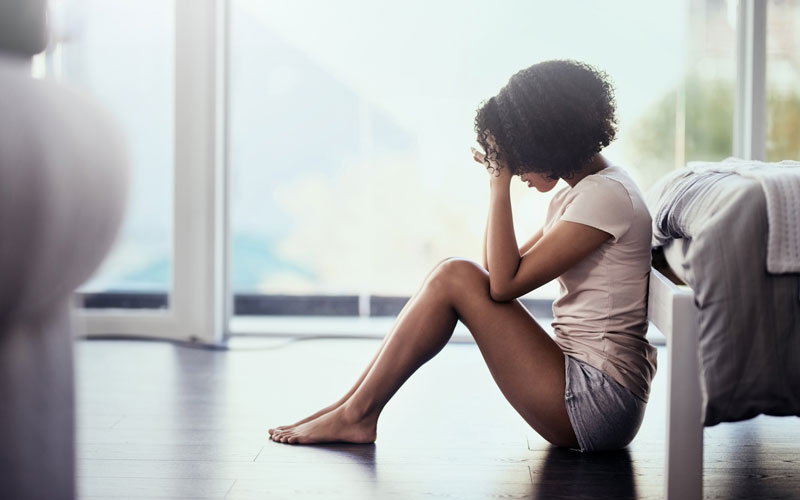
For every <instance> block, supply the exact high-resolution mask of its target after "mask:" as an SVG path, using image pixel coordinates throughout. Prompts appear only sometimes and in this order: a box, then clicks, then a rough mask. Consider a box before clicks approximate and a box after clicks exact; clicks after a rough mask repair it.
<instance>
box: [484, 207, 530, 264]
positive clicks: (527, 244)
mask: <svg viewBox="0 0 800 500" xmlns="http://www.w3.org/2000/svg"><path fill="white" fill-rule="evenodd" d="M543 234H544V230H543V229H542V228H539V230H538V231H536V232H535V233H533V236H531V237H530V239H528V241H526V242H525V243H523V244H522V246H521V247H519V254H520V255H525V253H526V252H527V251H528V250H530V249H531V248H533V246H534V245H535V244H536V243H537V242H538V241H539V240H540V239H542V235H543ZM488 235H489V218H488V217H487V219H486V229H485V230H484V232H483V252H482V253H483V268H484V269H486V270H487V271H488V270H489V260H488V259H487V258H486V245H487V244H488Z"/></svg>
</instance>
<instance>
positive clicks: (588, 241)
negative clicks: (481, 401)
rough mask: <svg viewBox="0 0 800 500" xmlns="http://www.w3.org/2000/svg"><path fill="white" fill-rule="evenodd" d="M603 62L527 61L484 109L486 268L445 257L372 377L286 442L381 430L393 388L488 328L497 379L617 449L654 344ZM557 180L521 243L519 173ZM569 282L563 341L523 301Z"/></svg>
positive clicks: (646, 383)
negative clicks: (458, 335)
mask: <svg viewBox="0 0 800 500" xmlns="http://www.w3.org/2000/svg"><path fill="white" fill-rule="evenodd" d="M614 113H615V103H614V94H613V88H612V86H611V84H610V83H609V81H608V79H607V77H606V75H605V74H604V73H602V72H600V71H598V70H596V69H594V68H593V67H591V66H589V65H586V64H583V63H579V62H575V61H547V62H542V63H539V64H536V65H534V66H531V67H530V68H527V69H524V70H522V71H520V72H518V73H516V74H515V75H514V76H512V77H511V79H510V80H509V81H508V83H507V84H506V86H505V87H503V88H502V89H501V90H500V92H499V93H498V94H497V95H496V96H494V97H492V98H490V99H489V100H487V101H485V102H484V103H483V104H482V106H481V107H480V109H479V110H478V113H477V117H476V119H475V131H476V132H477V135H478V143H479V144H480V145H481V147H482V148H483V150H484V151H485V154H484V153H482V152H479V151H477V150H474V149H473V158H474V159H475V161H477V162H479V163H481V164H482V165H484V166H485V167H486V169H487V171H488V173H489V187H490V189H489V197H490V203H489V215H488V219H487V224H486V234H485V238H484V245H483V247H484V248H483V251H484V255H483V266H481V265H479V264H477V263H474V262H471V261H468V260H463V259H448V260H445V261H443V262H441V263H440V264H439V265H437V266H436V267H435V268H434V269H433V271H431V273H430V274H429V275H428V276H427V278H426V279H425V281H424V282H423V284H422V286H421V288H420V289H419V290H418V291H417V293H416V294H415V295H414V296H413V297H412V298H411V300H409V302H408V303H407V304H406V306H405V307H404V308H403V310H402V312H401V313H400V315H399V316H398V318H397V321H396V322H395V324H394V326H393V328H392V330H391V332H390V333H389V334H388V335H387V336H386V338H385V339H384V341H383V344H382V345H381V348H380V349H379V350H378V352H377V354H376V355H375V357H374V359H373V360H372V362H371V363H370V364H369V366H367V368H366V370H364V373H363V374H362V375H361V377H360V378H359V380H358V381H357V382H356V383H355V385H354V386H353V387H352V389H350V391H349V392H348V393H347V394H346V395H345V396H344V397H342V398H341V399H340V400H339V401H338V402H336V403H334V404H332V405H330V406H328V407H327V408H324V409H322V410H320V411H319V412H317V413H315V414H314V415H311V416H310V417H308V418H305V419H303V420H301V421H299V422H297V423H295V424H294V425H290V426H281V427H277V428H275V429H270V430H269V433H270V435H271V439H272V440H273V441H279V442H281V443H289V444H312V443H325V442H351V443H371V442H374V441H375V439H376V435H377V433H376V430H377V423H378V416H379V415H380V413H381V411H382V410H383V408H384V406H385V405H386V403H387V402H388V401H389V399H390V398H391V397H392V396H393V395H394V394H395V392H396V391H397V390H398V389H399V388H400V386H402V385H403V383H404V382H405V381H406V379H408V377H410V376H411V374H413V373H414V371H416V370H417V368H419V367H420V366H421V365H422V364H424V363H425V362H426V361H428V360H429V359H431V358H432V357H433V356H435V355H436V354H437V353H438V352H439V351H440V350H441V349H442V348H443V347H444V346H445V345H446V344H447V342H448V340H449V339H450V337H451V335H452V333H453V329H454V328H455V326H456V322H458V321H461V322H462V323H464V325H466V327H467V328H468V329H469V331H470V332H471V333H472V335H473V337H474V338H475V342H476V343H477V344H478V347H479V349H480V351H481V354H482V355H483V357H484V359H485V360H486V363H487V365H488V367H489V370H490V372H491V374H492V376H493V377H494V379H495V381H496V382H497V384H498V386H499V387H500V390H501V391H502V393H503V394H504V395H505V397H506V398H507V399H508V401H509V402H510V403H511V405H512V406H513V407H514V408H515V409H516V410H517V412H519V414H520V415H521V416H522V417H523V418H524V419H525V421H527V422H528V423H529V424H530V425H531V427H532V428H533V429H534V430H536V432H538V433H539V434H541V435H542V436H543V437H544V438H545V439H547V440H548V441H549V442H551V443H553V444H555V445H558V446H566V447H571V448H577V449H580V450H582V451H592V450H607V449H617V448H622V447H624V446H626V445H627V444H628V443H629V442H630V441H631V440H632V439H633V437H634V436H635V435H636V433H637V431H638V429H639V426H640V424H641V422H642V418H643V416H644V411H645V405H646V402H647V397H648V393H649V388H650V381H651V380H652V378H653V375H654V373H655V369H656V360H655V355H656V351H655V349H654V348H653V347H652V346H651V345H650V344H648V342H647V340H646V339H645V333H646V331H647V324H648V323H647V310H646V295H647V286H648V275H649V271H650V239H651V226H650V223H651V220H650V215H649V213H648V211H647V208H646V206H645V204H644V202H643V200H642V195H641V193H640V191H639V189H638V188H637V187H636V185H635V184H634V182H633V181H632V180H631V178H630V177H629V176H628V174H627V173H626V172H625V171H624V170H623V169H622V168H620V167H618V166H616V165H613V164H612V163H611V162H609V160H607V159H606V158H605V157H604V156H603V155H602V154H601V153H600V151H601V150H602V149H603V148H604V147H605V146H607V145H608V144H609V143H610V142H611V141H612V140H613V139H614V136H615V134H616V118H615V115H614ZM514 175H518V176H520V178H521V179H522V181H523V182H526V183H527V184H528V186H529V187H534V188H536V189H537V190H538V191H541V192H547V191H550V190H551V189H553V188H554V187H555V185H556V184H557V182H558V180H559V179H563V180H564V181H565V182H566V184H567V186H565V187H564V188H563V189H562V190H560V191H559V192H558V193H557V194H556V195H555V197H554V198H553V199H552V201H551V203H550V207H549V210H548V213H547V220H546V223H545V225H544V227H542V228H541V229H540V230H539V231H537V232H536V234H534V235H533V236H532V237H531V238H530V239H529V240H528V241H527V242H525V244H523V245H522V246H518V245H517V241H516V237H515V234H514V224H513V220H512V215H511V199H510V194H509V189H510V182H511V178H512V177H513V176H514ZM553 279H558V281H559V284H560V286H561V295H560V297H559V298H558V299H557V300H556V301H555V302H554V304H553V316H554V318H555V319H554V321H553V323H552V326H553V329H554V331H555V337H554V338H551V337H550V336H549V335H548V334H547V333H546V332H545V331H544V329H543V328H542V327H541V326H540V325H539V324H538V323H537V322H536V320H535V319H534V318H533V316H531V314H530V313H529V312H528V311H527V310H526V309H525V308H524V307H523V306H522V304H520V302H519V301H518V300H517V299H518V298H519V297H521V296H523V295H525V294H526V293H528V292H530V291H531V290H534V289H536V288H538V287H540V286H542V285H544V284H545V283H547V282H549V281H551V280H553Z"/></svg>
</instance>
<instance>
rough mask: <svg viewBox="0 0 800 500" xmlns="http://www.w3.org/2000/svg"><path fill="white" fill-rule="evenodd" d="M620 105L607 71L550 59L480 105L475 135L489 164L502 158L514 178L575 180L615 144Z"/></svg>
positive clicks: (537, 65) (514, 77)
mask: <svg viewBox="0 0 800 500" xmlns="http://www.w3.org/2000/svg"><path fill="white" fill-rule="evenodd" d="M615 107H616V103H615V100H614V88H613V87H612V85H611V83H610V81H609V78H608V75H607V74H606V73H605V72H603V71H600V70H598V69H596V68H594V67H592V66H590V65H588V64H585V63H582V62H578V61H571V60H555V61H545V62H541V63H538V64H534V65H533V66H531V67H529V68H526V69H523V70H521V71H519V72H517V73H516V74H514V76H512V77H511V78H510V79H509V80H508V83H507V84H506V85H505V86H504V87H503V88H502V89H500V92H498V93H497V95H496V96H494V97H491V98H490V99H488V100H486V101H484V102H483V103H481V106H480V108H478V112H477V116H476V117H475V132H476V133H477V134H478V143H479V144H480V145H481V146H482V147H483V150H484V151H486V157H487V166H488V160H489V159H497V160H499V161H500V163H501V164H503V165H507V166H508V168H509V169H511V173H512V174H513V175H521V174H524V173H526V172H537V173H541V174H545V175H548V176H549V177H550V178H551V179H558V178H570V177H572V176H573V175H574V174H575V173H576V172H578V171H579V170H581V169H582V168H583V167H584V166H585V165H586V163H587V162H588V161H589V160H591V159H592V157H593V156H594V155H595V154H597V153H599V152H600V151H601V150H602V149H603V148H604V147H606V146H608V145H609V143H611V141H613V140H614V136H615V135H616V132H617V119H616V117H615V114H614V111H615ZM490 137H492V138H493V139H494V143H495V146H493V145H491V144H490Z"/></svg>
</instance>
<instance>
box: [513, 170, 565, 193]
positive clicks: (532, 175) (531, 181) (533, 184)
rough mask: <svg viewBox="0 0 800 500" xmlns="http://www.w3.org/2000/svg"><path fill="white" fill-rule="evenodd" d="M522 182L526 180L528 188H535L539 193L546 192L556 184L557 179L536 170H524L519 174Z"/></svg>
mask: <svg viewBox="0 0 800 500" xmlns="http://www.w3.org/2000/svg"><path fill="white" fill-rule="evenodd" d="M519 178H520V179H522V182H526V183H527V184H528V187H529V188H536V189H537V190H538V191H539V192H540V193H546V192H548V191H550V190H551V189H553V188H554V187H555V185H556V184H558V179H556V180H553V179H551V178H550V177H549V176H547V175H546V174H537V173H536V172H525V173H524V174H522V175H520V176H519Z"/></svg>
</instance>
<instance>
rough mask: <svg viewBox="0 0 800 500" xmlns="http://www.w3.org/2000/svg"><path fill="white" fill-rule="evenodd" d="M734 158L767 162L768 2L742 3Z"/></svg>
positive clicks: (737, 32)
mask: <svg viewBox="0 0 800 500" xmlns="http://www.w3.org/2000/svg"><path fill="white" fill-rule="evenodd" d="M736 38H737V47H736V49H737V50H736V58H737V61H736V68H737V69H736V73H737V74H736V106H735V113H734V121H733V138H734V139H733V154H734V156H736V157H739V158H744V159H747V160H762V161H763V160H764V159H765V157H766V143H767V90H766V79H767V77H766V72H767V0H739V13H738V20H737V30H736Z"/></svg>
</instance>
